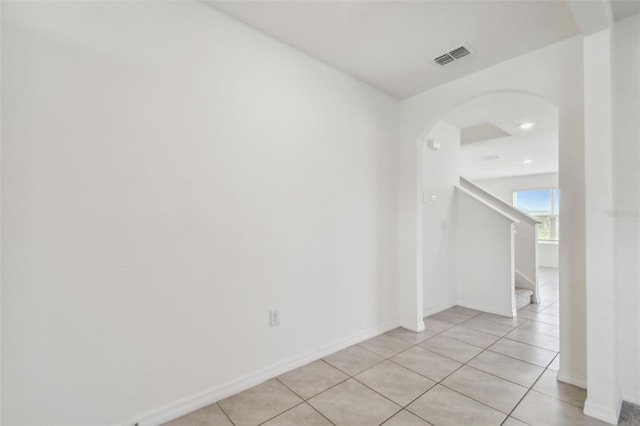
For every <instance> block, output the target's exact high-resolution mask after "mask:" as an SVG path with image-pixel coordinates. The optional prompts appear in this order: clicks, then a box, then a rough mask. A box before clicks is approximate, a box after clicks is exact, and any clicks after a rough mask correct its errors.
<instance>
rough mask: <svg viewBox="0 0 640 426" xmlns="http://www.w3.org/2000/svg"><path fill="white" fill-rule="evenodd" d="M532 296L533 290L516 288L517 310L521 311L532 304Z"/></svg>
mask: <svg viewBox="0 0 640 426" xmlns="http://www.w3.org/2000/svg"><path fill="white" fill-rule="evenodd" d="M531 296H533V290H528V289H526V288H521V287H516V310H517V311H519V310H520V309H522V308H524V307H525V306H527V305H529V304H531Z"/></svg>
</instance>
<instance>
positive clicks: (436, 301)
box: [422, 121, 460, 316]
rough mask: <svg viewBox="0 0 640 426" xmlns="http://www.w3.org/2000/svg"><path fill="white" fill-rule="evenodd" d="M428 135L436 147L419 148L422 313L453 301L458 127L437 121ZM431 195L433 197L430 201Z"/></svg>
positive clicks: (444, 306)
mask: <svg viewBox="0 0 640 426" xmlns="http://www.w3.org/2000/svg"><path fill="white" fill-rule="evenodd" d="M428 139H434V140H436V141H438V142H440V149H439V150H433V149H431V148H429V147H428V146H424V147H423V148H422V153H423V155H422V161H423V165H422V182H423V187H422V190H423V193H424V194H425V196H426V197H427V201H424V198H423V201H424V204H423V210H422V232H423V234H422V235H423V241H424V245H423V259H424V260H423V264H422V267H423V280H424V290H423V291H424V293H423V297H424V302H423V309H424V314H423V315H424V316H427V315H431V314H434V313H436V312H439V311H441V310H443V309H446V308H448V307H450V306H453V305H454V304H455V299H456V291H455V288H456V287H455V286H456V277H455V271H456V268H455V264H454V262H452V261H451V259H454V258H455V255H456V253H455V230H456V226H457V225H456V223H455V204H454V203H455V186H456V185H458V183H459V181H460V174H459V173H460V172H459V170H460V129H458V128H457V127H454V126H452V125H450V124H448V123H446V122H444V121H440V122H439V123H438V124H436V126H435V127H434V128H433V129H432V130H431V131H430V132H429V136H428ZM431 195H435V196H436V197H437V200H436V201H431Z"/></svg>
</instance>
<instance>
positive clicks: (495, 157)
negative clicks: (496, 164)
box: [478, 154, 503, 161]
mask: <svg viewBox="0 0 640 426" xmlns="http://www.w3.org/2000/svg"><path fill="white" fill-rule="evenodd" d="M478 158H479V159H481V160H484V161H493V160H502V158H503V157H502V155H498V154H494V155H485V156H484V157H478Z"/></svg>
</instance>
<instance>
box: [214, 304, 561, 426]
mask: <svg viewBox="0 0 640 426" xmlns="http://www.w3.org/2000/svg"><path fill="white" fill-rule="evenodd" d="M550 306H551V305H550ZM545 309H546V308H545ZM543 310H544V309H543ZM454 312H455V311H454ZM541 312H542V311H539V312H536V314H538V313H541ZM482 314H483V312H481V311H478V313H477V314H474V315H472V316H470V317H469V318H467V319H466V320H464V321H463V322H461V323H458V324H453V323H450V322H448V321H445V320H441V319H437V318H433V319H435V320H438V321H441V322H444V323H447V324H451V327H449V328H447V329H445V330H442V331H440V332H436V331H432V330H429V329H425V331H426V332H428V333H430V334H433V335H432V336H430V337H428V338H426V339H424V340H421V341H419V342H413V341H408V340H405V339H403V338H401V337H396V336H393V335H388V334H387V333H388V332H387V333H383V334H387V335H388V336H389V337H391V338H393V339H395V340H397V341H398V342H402V343H404V344H409V345H410V346H409V347H407V348H405V349H403V350H401V351H400V352H398V353H396V354H393V355H391V356H388V357H385V356H384V355H381V354H378V353H376V352H374V351H373V350H371V349H368V348H366V347H364V346H361V345H360V344H359V343H358V344H355V345H353V346H358V348H360V349H363V350H366V351H367V352H370V353H372V354H374V355H376V356H377V357H380V358H381V359H380V361H378V362H375V363H374V364H372V365H370V366H368V367H367V368H365V369H364V370H362V371H358V372H356V373H354V374H353V375H352V374H350V373H348V372H346V371H343V370H341V369H340V368H339V367H337V366H335V365H333V364H331V363H330V362H329V361H327V360H326V359H325V358H320V361H322V362H324V363H325V364H326V365H327V366H330V367H332V368H335V369H336V370H338V371H340V372H342V373H343V374H345V375H346V376H347V377H346V378H345V379H344V380H341V381H340V382H338V383H336V384H334V385H332V386H330V387H328V388H327V389H324V390H323V391H321V392H318V393H317V394H314V395H312V396H310V397H309V398H306V399H305V398H303V397H302V396H300V395H299V394H298V393H297V392H295V391H294V390H293V389H291V388H290V387H289V386H287V385H286V384H285V383H284V382H282V381H281V380H280V379H279V378H278V377H276V378H275V379H276V380H277V381H278V383H280V384H282V385H283V386H284V387H285V388H286V389H288V390H289V391H290V392H292V393H293V394H294V395H296V396H297V397H298V398H300V399H301V400H302V401H301V402H300V403H298V404H296V405H294V406H293V407H290V408H288V409H287V410H285V411H283V412H281V413H278V414H276V415H275V416H273V417H271V418H269V419H267V420H265V421H264V422H262V423H261V424H264V423H266V422H268V421H270V420H272V419H274V418H276V417H278V416H280V415H282V414H284V413H286V412H288V411H290V410H292V409H294V408H296V407H298V406H300V405H302V404H307V405H309V406H311V408H312V409H313V410H315V411H316V412H317V413H318V414H320V415H321V416H322V417H323V418H325V419H326V420H327V421H329V422H330V423H331V424H332V425H334V426H335V423H333V422H332V421H331V420H330V419H329V418H328V417H326V416H325V415H324V414H323V413H322V412H320V411H319V410H318V409H316V408H315V407H314V406H313V405H312V404H311V403H309V401H310V400H311V399H313V398H315V397H317V396H319V395H321V394H323V393H325V392H328V391H329V390H331V389H333V388H334V387H336V386H339V385H341V384H343V383H345V382H346V381H348V380H350V379H353V380H354V381H355V382H356V383H358V384H360V385H362V386H364V387H365V388H367V389H369V390H371V391H373V392H374V393H376V394H378V395H380V396H381V397H383V398H385V399H386V400H388V401H390V402H392V403H393V404H394V405H396V406H398V407H400V408H399V410H397V411H396V412H395V413H394V414H393V415H392V416H390V417H389V418H387V419H386V420H384V421H383V422H382V423H381V424H383V423H386V422H388V421H389V420H390V419H392V418H393V417H394V416H396V415H397V414H398V413H400V412H401V411H403V410H406V411H408V412H409V413H411V414H412V415H415V416H416V417H418V418H420V419H422V420H424V421H425V422H427V423H428V424H431V423H429V421H428V420H427V419H424V418H422V417H420V416H419V415H418V414H416V413H414V412H413V411H410V410H408V409H407V407H409V406H410V405H411V404H413V403H414V402H415V401H417V400H418V399H420V398H421V397H422V396H424V395H425V394H426V393H428V392H430V391H431V390H432V389H434V388H435V387H437V386H438V385H440V386H442V387H444V388H446V389H449V390H451V391H453V392H456V393H457V394H459V395H461V396H463V397H465V398H468V399H471V400H473V401H475V402H477V403H479V404H481V405H484V406H486V407H488V408H490V409H491V410H494V411H496V412H499V413H501V414H505V413H504V412H502V411H500V410H498V409H496V408H494V407H491V406H490V405H488V404H486V403H484V402H481V401H478V400H476V399H474V398H472V397H470V396H468V395H465V394H464V393H462V392H460V391H457V390H456V389H452V388H450V387H449V386H447V385H445V384H444V383H443V382H444V381H445V380H446V379H447V378H449V377H450V376H451V375H453V374H455V373H456V372H457V371H458V370H460V369H461V368H462V367H464V366H468V367H469V368H473V369H475V370H477V371H480V372H482V373H485V374H488V375H491V376H494V377H496V378H498V379H502V380H505V381H507V382H509V383H513V384H515V385H518V386H521V387H524V388H525V389H526V392H525V394H524V395H523V397H522V398H520V400H519V401H518V402H517V403H516V404H515V406H514V407H513V409H511V411H510V412H509V413H508V414H507V417H506V418H505V419H504V421H503V422H502V423H504V422H506V421H507V420H508V419H509V417H511V415H512V413H513V412H514V411H515V409H516V408H517V407H518V406H519V405H520V403H521V402H522V401H523V399H524V398H525V397H526V396H527V395H528V394H529V393H530V392H531V391H532V390H533V387H534V386H535V385H536V384H537V383H538V381H539V380H540V378H541V377H542V375H543V374H544V373H545V372H546V371H547V370H550V369H549V366H550V365H551V364H552V363H553V362H554V361H555V359H556V358H557V357H558V355H559V352H558V351H554V350H551V349H547V348H543V347H540V346H536V345H532V344H529V343H526V342H520V341H517V340H514V339H511V338H508V337H506V335H508V334H510V333H511V332H512V331H514V330H515V329H517V328H519V327H521V326H522V325H524V324H527V323H528V322H529V321H535V320H534V319H532V318H523V322H522V323H521V324H519V325H516V326H514V327H512V330H511V331H509V332H508V333H506V334H505V335H503V336H496V335H494V334H492V333H486V332H484V331H482V330H476V329H474V328H472V327H469V326H468V325H465V323H466V322H467V321H469V320H471V319H474V318H477V317H478V316H480V315H482ZM434 315H435V314H434ZM460 315H463V314H460ZM426 318H429V317H425V318H424V319H426ZM485 321H488V322H493V323H496V324H502V325H507V324H503V323H500V322H497V321H492V320H490V319H485ZM539 322H541V323H542V321H539ZM544 324H547V323H544ZM549 325H553V326H556V325H555V324H549ZM460 326H462V327H465V328H468V329H470V330H472V331H474V332H478V333H483V334H487V335H490V336H492V337H496V338H497V340H496V341H494V342H493V343H491V344H490V345H489V346H487V347H481V346H478V345H474V344H471V343H469V342H465V341H463V340H460V339H458V338H455V337H451V336H447V335H445V336H444V337H447V338H450V339H453V340H456V341H458V342H461V343H463V344H467V345H470V346H473V347H475V348H478V349H481V351H480V352H479V353H478V354H476V355H475V356H473V357H472V358H470V359H469V360H467V361H466V362H460V361H457V360H455V359H453V358H451V357H449V356H447V355H444V354H441V353H439V352H436V351H434V350H431V349H428V348H425V347H423V346H421V345H422V344H424V343H425V342H426V341H428V340H430V339H432V338H434V337H436V336H440V335H444V333H446V332H447V331H449V330H451V329H453V328H455V327H460ZM525 331H528V332H529V330H525ZM530 332H531V333H534V334H541V335H544V336H547V337H554V338H557V337H555V336H549V335H546V334H542V333H537V332H535V331H530ZM376 337H377V336H376ZM374 338H375V337H374ZM503 339H506V340H509V341H512V342H515V343H520V344H523V345H527V346H530V347H533V348H538V349H543V350H546V351H549V352H555V356H554V357H553V358H552V359H551V361H549V363H548V364H547V366H546V367H541V366H540V365H537V364H533V363H531V362H528V361H525V360H521V359H519V358H516V357H512V356H510V355H506V354H501V353H499V352H496V351H495V350H491V349H490V348H491V347H493V346H494V345H495V344H496V343H498V342H500V341H501V340H503ZM416 346H419V349H422V350H426V351H428V352H431V353H433V354H436V355H439V356H442V357H444V358H446V359H448V360H451V361H454V362H456V363H458V364H460V365H459V366H458V367H456V368H455V369H454V370H452V371H451V372H450V373H449V374H447V375H446V376H445V377H443V378H442V379H441V380H439V381H435V380H433V379H432V378H430V377H427V376H425V375H424V374H421V373H419V372H417V371H414V370H412V369H411V368H409V367H407V366H405V365H402V364H400V363H398V362H396V361H395V360H393V359H392V358H394V357H396V356H398V355H400V354H402V353H404V352H406V351H408V350H410V349H412V348H414V347H416ZM345 349H347V348H345ZM487 351H488V352H491V353H494V354H498V355H502V356H505V357H508V358H511V359H513V360H516V361H520V362H524V363H526V364H529V365H532V366H535V367H538V368H543V371H542V373H540V374H539V375H538V377H537V379H536V380H535V381H534V382H533V384H532V385H531V386H529V387H526V386H523V385H521V384H520V383H515V382H513V381H511V380H509V379H505V378H504V377H499V376H496V375H495V374H492V373H490V372H487V371H484V370H481V369H479V368H477V367H474V366H471V365H469V363H470V362H471V361H473V360H474V359H476V358H477V357H478V356H480V355H481V354H483V353H484V352H487ZM328 356H330V355H328ZM385 361H389V362H391V363H393V364H395V365H397V366H399V367H401V368H403V369H405V370H407V371H410V372H412V373H414V374H417V375H418V376H420V377H423V378H426V379H428V380H429V381H431V382H433V383H434V384H433V385H432V386H431V387H429V389H427V390H426V391H424V392H422V393H420V395H418V396H417V397H416V398H414V399H412V400H411V401H409V402H408V403H407V404H405V405H401V404H399V403H397V402H395V401H393V400H391V399H390V398H389V397H387V396H386V395H384V394H382V393H381V392H378V391H377V390H375V389H373V388H371V387H370V386H369V385H367V384H366V383H364V382H361V381H360V380H359V379H358V378H356V376H357V375H360V374H362V373H364V372H366V371H368V370H370V369H372V368H374V367H376V366H378V365H380V364H381V363H383V362H385ZM542 394H543V395H545V396H549V397H552V398H554V399H556V400H558V401H560V402H564V403H566V404H568V405H572V406H573V404H571V403H568V402H566V401H563V400H561V399H559V398H555V397H553V396H552V395H547V394H545V393H542ZM216 404H217V405H218V407H219V408H220V409H221V411H222V412H223V413H224V415H225V416H226V417H227V418H228V419H229V421H230V422H231V423H232V424H233V425H235V423H234V422H233V421H232V420H231V418H230V417H229V415H228V414H227V413H226V412H225V411H224V409H223V408H222V407H221V406H220V405H219V404H218V403H216ZM514 418H515V417H514ZM518 420H519V419H518Z"/></svg>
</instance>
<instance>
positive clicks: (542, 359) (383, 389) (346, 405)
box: [168, 269, 604, 426]
mask: <svg viewBox="0 0 640 426" xmlns="http://www.w3.org/2000/svg"><path fill="white" fill-rule="evenodd" d="M540 282H541V297H542V303H541V304H540V305H530V306H528V307H525V308H524V309H523V310H521V311H520V313H519V315H518V318H517V319H511V318H506V317H501V316H497V315H492V314H488V313H483V312H480V311H476V310H472V309H468V308H464V307H460V306H455V307H453V308H450V309H447V310H445V311H443V312H439V313H437V314H435V315H432V316H430V317H427V318H425V324H426V330H425V331H424V332H422V333H413V332H410V331H407V330H404V329H401V328H398V329H395V330H392V331H389V332H388V333H385V334H382V335H380V336H377V337H374V338H372V339H369V340H367V341H364V342H362V343H360V344H358V345H354V346H351V347H349V348H346V349H344V350H342V351H340V352H337V353H334V354H332V355H329V356H327V357H325V358H324V359H322V360H318V361H315V362H312V363H310V364H307V365H305V366H303V367H300V368H298V369H296V370H294V371H291V372H288V373H286V374H283V375H282V376H280V377H277V378H275V379H272V380H269V381H267V382H265V383H263V384H261V385H258V386H256V387H254V388H251V389H249V390H247V391H245V392H241V393H239V394H237V395H234V396H232V397H230V398H227V399H225V400H222V401H220V402H218V403H217V404H212V405H210V406H208V407H206V408H203V409H201V410H198V411H196V412H194V413H191V414H189V415H187V416H184V417H181V418H179V419H177V420H174V421H172V422H169V423H168V425H171V426H179V425H181V426H199V425H236V426H257V425H268V426H276V425H278V426H303V425H309V426H314V425H332V424H333V425H348V426H358V425H363V426H364V425H366V426H369V425H381V424H384V425H385V426H420V425H422V426H425V425H452V426H463V425H464V426H472V425H483V426H484V425H487V426H489V425H496V426H498V425H505V426H517V425H527V424H528V425H532V426H538V425H540V426H553V425H576V426H577V425H604V423H601V422H599V421H598V420H595V419H593V418H590V417H587V416H585V415H584V414H583V413H582V407H583V406H584V400H585V397H586V392H585V391H584V390H582V389H580V388H577V387H575V386H571V385H568V384H565V383H561V382H557V381H556V380H555V376H556V372H557V369H558V359H559V355H558V336H559V332H558V320H557V318H558V309H557V300H558V286H557V272H556V271H555V270H552V269H542V270H541V276H540Z"/></svg>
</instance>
